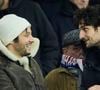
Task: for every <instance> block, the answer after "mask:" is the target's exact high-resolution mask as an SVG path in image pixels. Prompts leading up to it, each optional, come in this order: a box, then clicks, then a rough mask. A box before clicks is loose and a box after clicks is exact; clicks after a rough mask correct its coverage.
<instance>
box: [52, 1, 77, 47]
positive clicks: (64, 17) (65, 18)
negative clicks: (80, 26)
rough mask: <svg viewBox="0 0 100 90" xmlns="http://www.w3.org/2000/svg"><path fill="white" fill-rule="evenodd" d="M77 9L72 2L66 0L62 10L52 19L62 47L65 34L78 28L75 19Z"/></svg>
mask: <svg viewBox="0 0 100 90" xmlns="http://www.w3.org/2000/svg"><path fill="white" fill-rule="evenodd" d="M76 9H77V7H76V6H75V5H74V4H72V3H71V2H70V1H69V0H66V2H65V3H64V4H63V7H62V9H61V11H60V12H59V13H58V14H57V15H56V16H55V17H54V18H53V19H52V23H53V26H54V28H55V32H56V33H57V35H58V39H59V44H60V47H61V48H62V40H63V38H64V34H65V33H67V32H69V31H71V30H74V29H77V27H76V26H75V25H74V19H73V15H74V12H75V10H76Z"/></svg>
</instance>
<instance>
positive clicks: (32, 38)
mask: <svg viewBox="0 0 100 90" xmlns="http://www.w3.org/2000/svg"><path fill="white" fill-rule="evenodd" d="M29 41H30V42H31V43H33V42H34V37H33V36H32V35H30V37H29Z"/></svg>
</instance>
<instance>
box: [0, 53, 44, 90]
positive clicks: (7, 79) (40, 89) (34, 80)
mask: <svg viewBox="0 0 100 90" xmlns="http://www.w3.org/2000/svg"><path fill="white" fill-rule="evenodd" d="M30 67H31V72H32V74H31V73H29V72H28V71H26V70H25V69H24V68H23V67H22V66H21V65H19V63H18V62H14V61H11V60H10V59H8V58H7V57H6V56H4V55H2V54H1V53H0V90H45V87H44V81H43V76H42V73H41V71H40V68H39V65H38V64H37V63H36V61H35V60H33V59H32V58H30Z"/></svg>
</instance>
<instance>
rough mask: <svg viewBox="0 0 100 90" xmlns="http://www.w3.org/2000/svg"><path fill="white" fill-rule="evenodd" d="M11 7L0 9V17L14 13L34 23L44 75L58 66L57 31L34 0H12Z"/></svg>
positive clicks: (39, 61) (33, 31) (33, 30)
mask: <svg viewBox="0 0 100 90" xmlns="http://www.w3.org/2000/svg"><path fill="white" fill-rule="evenodd" d="M9 5H10V6H9V8H8V9H6V10H2V11H0V17H2V16H4V15H5V14H9V13H14V14H17V15H18V16H20V17H24V18H26V19H27V20H28V21H29V22H30V23H31V24H32V34H33V36H34V37H35V36H36V37H38V38H39V39H40V50H39V52H38V54H37V57H38V58H36V59H38V60H37V62H38V63H39V64H40V66H41V68H42V70H43V73H44V75H46V74H47V73H48V72H49V71H50V70H52V69H54V68H56V66H57V64H58V61H59V47H58V41H57V37H56V34H55V32H54V31H53V28H52V26H51V24H50V23H49V21H48V20H47V18H46V16H45V14H44V12H43V11H42V9H41V8H40V6H39V5H38V4H37V3H34V2H33V0H10V4H9Z"/></svg>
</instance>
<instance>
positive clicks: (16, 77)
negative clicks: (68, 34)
mask: <svg viewBox="0 0 100 90" xmlns="http://www.w3.org/2000/svg"><path fill="white" fill-rule="evenodd" d="M38 48H39V40H38V38H34V37H33V36H32V31H31V24H30V23H29V22H28V21H27V20H26V19H24V18H22V17H19V16H16V15H14V14H8V15H5V16H4V17H2V18H1V19H0V90H45V89H44V81H43V76H42V73H41V70H40V68H39V65H38V64H37V63H36V61H35V60H33V58H32V57H34V56H35V54H36V53H37V51H38Z"/></svg>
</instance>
